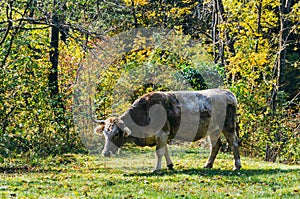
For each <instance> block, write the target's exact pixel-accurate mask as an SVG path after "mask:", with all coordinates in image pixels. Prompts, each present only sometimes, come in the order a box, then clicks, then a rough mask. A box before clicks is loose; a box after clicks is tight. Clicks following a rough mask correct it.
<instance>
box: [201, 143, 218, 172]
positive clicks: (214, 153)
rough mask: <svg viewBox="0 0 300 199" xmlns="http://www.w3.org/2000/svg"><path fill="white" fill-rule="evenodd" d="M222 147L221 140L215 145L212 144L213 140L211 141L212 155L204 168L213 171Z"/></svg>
mask: <svg viewBox="0 0 300 199" xmlns="http://www.w3.org/2000/svg"><path fill="white" fill-rule="evenodd" d="M221 145H222V142H221V139H220V138H219V139H218V140H217V142H216V143H215V144H214V143H213V142H212V140H210V154H209V157H208V160H207V162H206V164H205V166H204V168H209V169H211V168H212V167H213V164H214V161H215V159H216V157H217V154H218V152H219V149H220V147H221Z"/></svg>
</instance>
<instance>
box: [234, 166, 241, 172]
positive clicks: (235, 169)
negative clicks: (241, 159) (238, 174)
mask: <svg viewBox="0 0 300 199" xmlns="http://www.w3.org/2000/svg"><path fill="white" fill-rule="evenodd" d="M241 168H242V167H241V166H236V167H234V168H233V169H232V170H233V171H238V170H240V169H241Z"/></svg>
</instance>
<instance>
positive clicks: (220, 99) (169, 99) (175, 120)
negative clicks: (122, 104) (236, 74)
mask: <svg viewBox="0 0 300 199" xmlns="http://www.w3.org/2000/svg"><path fill="white" fill-rule="evenodd" d="M155 104H160V105H161V106H162V107H163V108H164V109H165V111H166V115H167V122H168V128H169V132H170V136H169V137H170V139H180V140H186V141H195V140H199V139H201V138H203V137H205V136H206V135H207V134H208V133H211V132H213V131H217V130H218V129H219V130H221V129H222V127H223V125H224V120H225V116H226V107H227V105H228V104H230V105H233V106H236V105H237V101H236V98H235V96H234V95H233V94H232V93H231V92H230V91H228V90H223V89H208V90H203V91H175V92H152V93H148V94H145V95H143V96H142V97H140V98H139V99H137V100H136V101H135V102H134V103H133V105H132V106H131V107H130V109H129V110H128V111H127V113H126V114H130V117H131V118H132V120H133V121H134V122H135V123H136V124H137V125H139V126H147V125H148V124H150V122H151V118H150V116H149V110H150V108H151V107H152V106H153V105H155ZM153 133H155V132H153Z"/></svg>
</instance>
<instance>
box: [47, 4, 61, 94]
mask: <svg viewBox="0 0 300 199" xmlns="http://www.w3.org/2000/svg"><path fill="white" fill-rule="evenodd" d="M56 5H57V1H56V0H53V7H54V10H55V7H56ZM50 39H51V40H50V47H51V50H50V62H51V70H50V74H49V76H48V81H49V88H50V92H51V93H50V94H51V98H52V99H55V98H56V97H57V95H58V93H59V85H58V56H59V52H58V42H59V28H58V16H57V14H56V12H55V11H53V14H52V27H51V35H50Z"/></svg>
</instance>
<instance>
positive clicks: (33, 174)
mask: <svg viewBox="0 0 300 199" xmlns="http://www.w3.org/2000/svg"><path fill="white" fill-rule="evenodd" d="M208 153H209V152H208V151H207V150H205V149H203V148H200V147H188V146H177V145H172V146H170V154H171V157H172V159H173V162H174V164H175V170H174V171H169V170H167V169H165V170H163V171H161V172H160V173H152V172H151V171H152V169H153V166H154V162H155V155H154V149H153V148H128V147H127V148H125V149H124V150H123V151H122V153H121V154H120V155H119V156H118V157H114V158H104V157H101V156H100V155H78V154H65V155H62V156H56V157H48V158H46V159H43V160H36V162H34V161H32V160H31V163H30V164H26V160H24V159H22V158H18V159H15V160H10V162H7V161H4V162H3V163H1V167H0V198H299V197H300V166H299V165H298V166H297V165H284V164H279V163H270V162H264V161H260V160H257V159H251V158H245V157H242V169H241V170H240V171H232V166H233V157H232V155H231V154H227V153H226V154H225V153H220V154H219V155H218V156H217V159H216V162H215V165H214V168H213V169H211V170H209V169H203V168H202V167H203V165H204V163H205V161H206V158H207V157H208ZM164 167H165V163H164Z"/></svg>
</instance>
